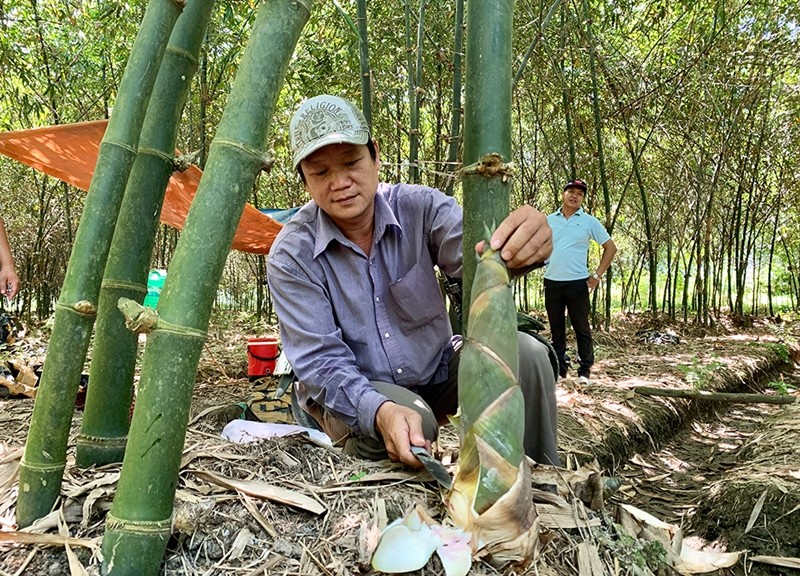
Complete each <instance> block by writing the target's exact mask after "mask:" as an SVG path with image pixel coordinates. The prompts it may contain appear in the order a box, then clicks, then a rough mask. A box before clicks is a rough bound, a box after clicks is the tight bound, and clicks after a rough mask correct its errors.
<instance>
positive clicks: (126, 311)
mask: <svg viewBox="0 0 800 576" xmlns="http://www.w3.org/2000/svg"><path fill="white" fill-rule="evenodd" d="M117 308H119V311H120V312H122V315H123V316H125V326H126V327H127V328H128V330H130V331H131V332H135V333H136V334H147V333H149V332H152V331H153V329H154V328H155V327H156V324H157V323H158V313H157V312H156V311H155V310H153V309H152V308H147V307H145V306H142V305H141V304H139V303H138V302H136V301H135V300H131V299H130V298H120V299H119V300H117Z"/></svg>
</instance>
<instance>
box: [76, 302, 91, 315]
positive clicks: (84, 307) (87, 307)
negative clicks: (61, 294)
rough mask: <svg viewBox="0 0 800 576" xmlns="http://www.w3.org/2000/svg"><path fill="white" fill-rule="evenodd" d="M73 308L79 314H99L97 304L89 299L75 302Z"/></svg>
mask: <svg viewBox="0 0 800 576" xmlns="http://www.w3.org/2000/svg"><path fill="white" fill-rule="evenodd" d="M72 308H73V309H74V310H75V312H78V313H79V314H87V315H94V314H97V306H95V305H94V304H92V303H91V302H89V301H88V300H81V301H80V302H75V305H74V306H73V307H72Z"/></svg>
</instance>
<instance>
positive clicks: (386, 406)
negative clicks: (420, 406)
mask: <svg viewBox="0 0 800 576" xmlns="http://www.w3.org/2000/svg"><path fill="white" fill-rule="evenodd" d="M375 429H376V430H377V432H378V434H380V435H381V438H383V442H384V444H386V451H387V452H388V453H389V458H390V459H391V460H393V461H394V462H398V461H399V462H402V463H403V464H407V465H408V466H411V467H412V468H421V467H422V463H421V462H420V461H419V459H417V457H416V456H415V455H414V454H413V452H411V446H424V447H425V448H426V449H427V450H428V451H430V449H431V443H430V442H429V441H428V440H426V439H425V435H424V434H423V433H422V416H420V415H419V414H418V413H417V412H416V411H415V410H412V409H411V408H406V407H405V406H401V405H400V404H396V403H394V402H384V403H383V404H381V406H380V408H378V412H377V414H375Z"/></svg>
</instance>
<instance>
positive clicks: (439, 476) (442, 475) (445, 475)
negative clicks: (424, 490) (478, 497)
mask: <svg viewBox="0 0 800 576" xmlns="http://www.w3.org/2000/svg"><path fill="white" fill-rule="evenodd" d="M411 452H413V453H414V455H415V456H416V457H417V459H419V461H420V462H422V465H423V466H425V470H427V471H428V472H429V473H430V475H431V476H433V478H434V480H436V482H438V483H439V486H441V487H442V488H444V489H446V490H450V488H452V486H453V479H452V478H450V473H449V472H448V471H447V469H446V468H445V467H444V465H443V464H442V463H441V462H439V461H438V460H437V459H436V458H434V457H433V456H431V455H430V453H429V452H428V451H427V450H425V448H423V447H422V446H412V447H411Z"/></svg>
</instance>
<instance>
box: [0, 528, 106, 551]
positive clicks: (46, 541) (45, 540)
mask: <svg viewBox="0 0 800 576" xmlns="http://www.w3.org/2000/svg"><path fill="white" fill-rule="evenodd" d="M101 540H102V537H101V538H73V537H70V536H59V535H57V534H36V533H31V532H0V542H13V543H15V544H35V545H38V546H64V545H66V544H69V545H70V546H82V547H84V548H89V549H91V550H97V548H98V546H99V544H100V541H101Z"/></svg>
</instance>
